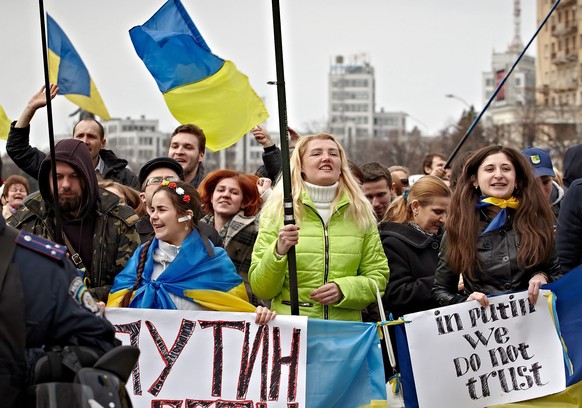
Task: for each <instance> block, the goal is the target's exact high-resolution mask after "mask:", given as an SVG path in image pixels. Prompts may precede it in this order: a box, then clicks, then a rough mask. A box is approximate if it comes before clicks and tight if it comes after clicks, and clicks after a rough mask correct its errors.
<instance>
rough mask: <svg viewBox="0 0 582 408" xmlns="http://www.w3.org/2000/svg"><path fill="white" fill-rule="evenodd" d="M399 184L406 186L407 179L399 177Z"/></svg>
mask: <svg viewBox="0 0 582 408" xmlns="http://www.w3.org/2000/svg"><path fill="white" fill-rule="evenodd" d="M400 184H402V185H403V186H407V185H408V179H407V178H405V179H400Z"/></svg>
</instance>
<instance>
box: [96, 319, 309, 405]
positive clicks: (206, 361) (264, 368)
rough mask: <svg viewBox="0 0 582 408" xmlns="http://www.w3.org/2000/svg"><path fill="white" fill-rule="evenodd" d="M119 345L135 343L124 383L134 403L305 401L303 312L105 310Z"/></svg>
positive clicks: (304, 326)
mask: <svg viewBox="0 0 582 408" xmlns="http://www.w3.org/2000/svg"><path fill="white" fill-rule="evenodd" d="M107 318H108V319H109V320H110V321H111V322H112V323H113V324H114V325H115V326H116V330H117V337H118V338H119V339H120V340H121V341H122V342H123V344H132V345H136V346H138V347H139V349H140V351H141V355H140V358H139V363H138V365H137V366H136V368H135V369H134V371H133V373H132V377H131V378H130V379H129V381H128V384H127V390H128V392H129V394H130V396H131V399H132V402H133V405H134V407H144V408H145V407H147V408H156V407H159V408H161V407H178V406H180V407H208V408H210V407H213V408H214V407H224V408H235V407H236V408H246V407H248V408H254V407H263V408H267V407H268V408H271V407H285V408H287V407H297V408H299V407H305V406H306V405H305V376H306V351H307V318H306V317H297V316H277V317H276V318H275V320H273V321H271V322H270V323H269V324H268V325H265V326H258V325H256V324H255V323H254V319H255V315H254V314H252V313H224V312H213V311H211V312H198V311H185V310H149V309H127V308H112V309H107Z"/></svg>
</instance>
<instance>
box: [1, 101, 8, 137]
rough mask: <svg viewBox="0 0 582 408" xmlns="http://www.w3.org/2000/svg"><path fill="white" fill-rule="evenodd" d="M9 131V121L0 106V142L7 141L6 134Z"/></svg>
mask: <svg viewBox="0 0 582 408" xmlns="http://www.w3.org/2000/svg"><path fill="white" fill-rule="evenodd" d="M9 131H10V119H8V116H6V112H4V109H2V106H0V140H8V132H9Z"/></svg>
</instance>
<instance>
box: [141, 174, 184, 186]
mask: <svg viewBox="0 0 582 408" xmlns="http://www.w3.org/2000/svg"><path fill="white" fill-rule="evenodd" d="M164 180H166V181H180V178H179V177H176V176H167V177H161V176H158V177H150V178H149V179H147V180H146V183H145V185H146V187H147V186H151V185H152V184H162V181H164Z"/></svg>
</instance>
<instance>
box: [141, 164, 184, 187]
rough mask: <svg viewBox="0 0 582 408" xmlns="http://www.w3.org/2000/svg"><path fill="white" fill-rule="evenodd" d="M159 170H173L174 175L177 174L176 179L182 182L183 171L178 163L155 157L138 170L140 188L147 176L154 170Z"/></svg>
mask: <svg viewBox="0 0 582 408" xmlns="http://www.w3.org/2000/svg"><path fill="white" fill-rule="evenodd" d="M159 168H163V169H171V170H174V171H175V172H176V174H178V177H180V180H182V181H183V180H184V169H183V168H182V166H181V165H180V163H178V162H177V161H176V160H174V159H171V158H169V157H156V158H155V159H151V160H150V161H148V162H147V163H146V164H144V165H143V166H141V169H139V176H138V178H139V186H140V187H142V186H143V183H145V181H146V179H147V177H148V175H149V174H150V173H151V172H152V171H154V170H155V169H159Z"/></svg>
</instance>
